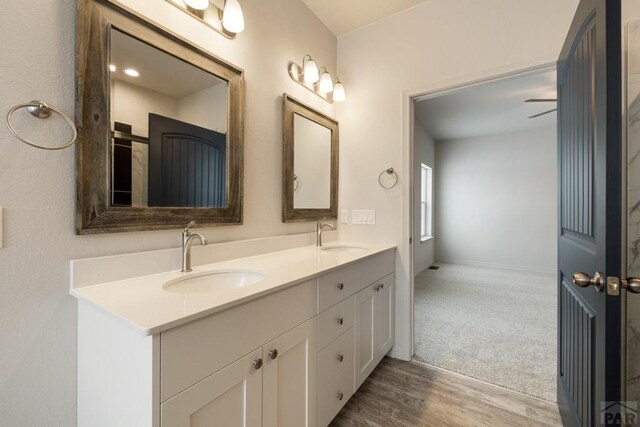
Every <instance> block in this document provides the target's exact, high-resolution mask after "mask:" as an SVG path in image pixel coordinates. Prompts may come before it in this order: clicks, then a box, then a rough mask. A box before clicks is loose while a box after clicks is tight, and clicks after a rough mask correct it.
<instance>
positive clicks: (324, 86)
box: [289, 55, 347, 104]
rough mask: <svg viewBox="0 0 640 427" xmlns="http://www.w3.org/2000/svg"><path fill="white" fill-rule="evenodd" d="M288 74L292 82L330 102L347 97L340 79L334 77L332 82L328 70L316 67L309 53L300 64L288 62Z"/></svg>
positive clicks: (340, 100)
mask: <svg viewBox="0 0 640 427" xmlns="http://www.w3.org/2000/svg"><path fill="white" fill-rule="evenodd" d="M289 76H290V77H291V79H292V80H293V81H294V82H296V83H298V84H300V85H302V86H304V87H305V88H307V89H309V90H310V91H311V92H313V93H315V94H316V95H318V96H319V97H320V98H322V99H324V100H325V101H327V102H329V103H331V104H333V103H334V102H342V101H344V100H345V99H347V97H346V94H345V91H344V86H343V85H342V83H340V79H338V78H336V79H335V82H334V78H333V77H332V76H331V74H330V73H329V71H328V70H327V69H326V68H325V67H321V68H318V65H317V64H316V62H315V61H314V60H313V58H312V57H311V55H305V56H304V58H302V65H301V66H300V65H298V64H296V63H295V62H291V63H289Z"/></svg>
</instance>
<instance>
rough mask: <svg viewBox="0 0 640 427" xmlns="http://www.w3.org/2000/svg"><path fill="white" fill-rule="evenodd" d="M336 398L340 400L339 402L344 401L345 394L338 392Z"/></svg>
mask: <svg viewBox="0 0 640 427" xmlns="http://www.w3.org/2000/svg"><path fill="white" fill-rule="evenodd" d="M336 398H338V400H342V399H344V394H342V392H338V393H337V394H336Z"/></svg>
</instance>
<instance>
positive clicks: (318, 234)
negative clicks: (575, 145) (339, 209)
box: [316, 220, 335, 246]
mask: <svg viewBox="0 0 640 427" xmlns="http://www.w3.org/2000/svg"><path fill="white" fill-rule="evenodd" d="M325 228H329V230H331V231H335V227H334V226H333V225H331V224H329V223H322V220H318V222H317V223H316V246H322V232H323V231H324V230H325Z"/></svg>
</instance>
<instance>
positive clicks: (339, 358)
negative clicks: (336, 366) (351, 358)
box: [336, 354, 344, 362]
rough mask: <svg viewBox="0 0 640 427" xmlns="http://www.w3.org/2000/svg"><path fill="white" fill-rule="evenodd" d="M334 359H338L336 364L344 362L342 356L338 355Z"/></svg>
mask: <svg viewBox="0 0 640 427" xmlns="http://www.w3.org/2000/svg"><path fill="white" fill-rule="evenodd" d="M336 359H338V362H342V361H343V360H344V356H343V355H342V354H339V355H338V356H337V357H336Z"/></svg>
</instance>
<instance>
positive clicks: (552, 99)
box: [524, 98, 558, 102]
mask: <svg viewBox="0 0 640 427" xmlns="http://www.w3.org/2000/svg"><path fill="white" fill-rule="evenodd" d="M524 102H558V100H557V99H555V98H531V99H527V100H525V101H524Z"/></svg>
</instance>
